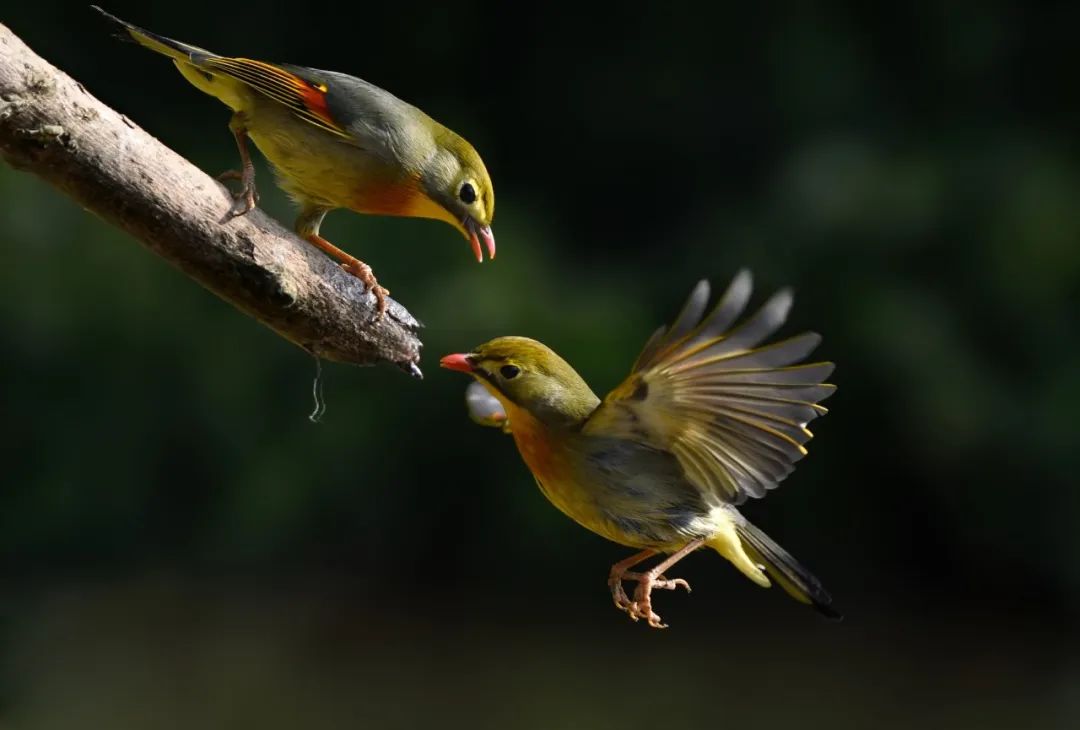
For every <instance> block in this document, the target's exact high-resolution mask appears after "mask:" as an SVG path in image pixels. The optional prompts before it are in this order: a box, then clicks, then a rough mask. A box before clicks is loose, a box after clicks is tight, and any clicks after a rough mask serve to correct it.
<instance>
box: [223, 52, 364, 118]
mask: <svg viewBox="0 0 1080 730" xmlns="http://www.w3.org/2000/svg"><path fill="white" fill-rule="evenodd" d="M203 65H204V66H206V67H207V68H210V69H213V70H215V71H217V72H219V73H223V74H225V75H227V76H231V77H232V78H234V79H236V80H237V81H240V82H243V83H245V84H247V85H248V86H250V87H251V88H253V89H255V90H256V91H258V92H259V93H261V94H262V95H263V96H266V97H267V98H269V99H273V100H274V101H276V102H278V103H279V104H283V105H285V106H287V107H288V108H289V109H291V110H292V112H293V113H294V114H295V115H296V116H298V117H300V118H301V119H303V120H304V121H306V122H310V123H312V124H314V125H315V126H316V127H320V128H321V129H325V130H326V131H327V132H332V133H333V134H336V135H339V136H341V137H348V136H349V134H348V132H346V131H345V130H344V129H343V128H342V127H340V126H339V125H338V124H337V122H335V121H334V118H333V117H332V116H331V115H330V110H329V108H327V106H326V91H327V88H326V85H325V84H316V83H312V82H309V81H307V80H306V79H302V78H300V77H299V76H297V75H296V74H293V73H290V72H288V71H286V70H285V69H283V68H280V67H278V66H275V65H273V64H271V63H265V62H263V61H253V60H251V59H250V58H227V57H224V56H215V57H212V58H208V59H207V60H206V62H205V63H204V64H203Z"/></svg>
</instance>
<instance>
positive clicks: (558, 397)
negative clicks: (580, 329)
mask: <svg viewBox="0 0 1080 730" xmlns="http://www.w3.org/2000/svg"><path fill="white" fill-rule="evenodd" d="M439 364H440V365H442V367H444V368H447V369H449V370H457V371H459V372H464V373H468V374H470V375H472V376H473V377H474V378H476V379H477V380H479V381H480V382H481V383H483V384H484V385H485V387H487V389H488V390H489V391H490V392H491V394H492V395H494V396H495V397H496V398H498V399H499V401H500V402H501V403H502V404H503V406H504V407H506V408H507V410H508V411H511V410H513V409H515V408H520V409H522V410H525V411H527V412H528V413H529V414H531V415H532V416H533V417H534V418H536V419H537V420H538V421H540V422H542V423H545V424H547V425H552V426H555V425H557V426H572V425H575V424H579V423H582V422H583V421H584V420H585V419H586V418H588V417H589V415H590V414H591V413H592V412H593V411H594V410H596V407H597V406H598V405H600V399H599V398H597V397H596V394H595V393H593V392H592V390H591V389H590V388H589V386H588V385H587V384H586V383H585V381H584V380H582V379H581V376H580V375H578V374H577V371H575V370H574V368H572V367H570V364H569V363H567V362H566V360H563V359H562V358H561V357H559V356H558V355H557V354H556V353H555V351H554V350H552V349H551V348H549V347H547V346H546V345H544V344H541V343H539V342H537V341H536V340H530V339H529V338H527V337H498V338H496V339H494V340H491V341H489V342H485V343H484V344H482V345H480V346H479V347H477V348H475V349H474V350H473V351H472V352H468V353H458V354H454V355H447V356H446V357H444V358H443V359H442V360H441V361H440V363H439ZM511 420H512V417H511Z"/></svg>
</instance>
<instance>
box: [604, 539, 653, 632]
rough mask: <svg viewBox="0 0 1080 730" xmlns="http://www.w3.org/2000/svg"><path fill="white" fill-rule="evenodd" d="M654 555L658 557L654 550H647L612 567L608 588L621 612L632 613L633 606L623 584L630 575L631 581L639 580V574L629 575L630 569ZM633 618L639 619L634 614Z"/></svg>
mask: <svg viewBox="0 0 1080 730" xmlns="http://www.w3.org/2000/svg"><path fill="white" fill-rule="evenodd" d="M653 555H656V551H655V550H653V549H652V548H645V549H644V550H642V551H641V552H640V553H634V554H633V555H631V556H630V557H628V558H627V559H626V560H620V561H619V562H617V563H615V565H612V566H611V572H610V573H608V581H607V584H608V588H610V589H611V600H613V601H615V607H616V608H618V609H619V610H620V611H627V612H629V611H630V606H631V605H633V604H632V603H631V601H630V598H629V597H628V596H627V595H626V591H625V590H623V586H622V582H623V581H624V580H626V578H627V576H628V575H629V576H630V578H631V579H637V577H638V576H639V574H638V573H627V571H628V570H629V569H630V568H633V567H634V566H635V565H637V564H638V563H640V562H641V561H643V560H648V559H649V558H651V557H652V556H653ZM630 615H631V617H632V618H633V619H634V620H635V621H636V620H637V617H636V616H634V615H633V614H632V613H631V614H630Z"/></svg>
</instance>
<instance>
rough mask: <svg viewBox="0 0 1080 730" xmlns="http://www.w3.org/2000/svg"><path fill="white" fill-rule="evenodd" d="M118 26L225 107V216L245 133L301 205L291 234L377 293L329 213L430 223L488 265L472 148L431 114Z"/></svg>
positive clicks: (381, 293) (480, 172) (481, 189)
mask: <svg viewBox="0 0 1080 730" xmlns="http://www.w3.org/2000/svg"><path fill="white" fill-rule="evenodd" d="M93 7H94V9H95V10H97V11H98V12H100V13H101V14H102V15H104V16H105V17H106V18H107V19H108V20H109V21H110V22H111V23H112V24H113V25H115V26H116V27H117V28H118V30H119V35H120V37H121V38H125V39H127V38H128V37H130V38H131V39H133V40H135V41H136V42H138V43H140V44H141V45H143V46H146V47H147V48H149V49H150V50H152V51H157V52H158V53H161V54H164V55H166V56H168V57H169V58H171V59H172V60H173V63H174V64H176V67H177V68H178V69H180V73H181V74H183V75H184V78H186V79H187V80H188V81H190V82H191V83H192V84H193V85H194V86H195V87H196V88H198V89H199V90H200V91H203V92H205V93H207V94H209V95H211V96H214V97H216V98H218V99H219V100H221V101H222V102H224V104H225V105H226V106H228V107H229V108H230V109H232V110H233V116H232V120H231V121H230V122H229V128H230V129H231V130H232V133H233V135H234V136H235V138H236V145H237V147H238V148H239V150H240V162H241V171H240V172H236V171H230V172H227V173H225V174H224V175H223V176H222V177H225V178H231V179H239V180H240V182H241V188H240V191H239V193H237V198H236V203H235V205H234V206H233V207H232V209H231V211H230V214H231V215H234V216H235V215H243V214H245V213H247V212H248V211H250V210H251V209H252V208H254V207H255V204H256V202H257V201H258V195H257V193H256V192H255V168H254V166H253V165H252V162H251V157H250V155H249V154H248V149H247V138H248V137H250V138H251V140H252V141H253V142H254V143H255V146H256V147H258V148H259V150H260V151H261V152H262V153H263V155H265V156H266V159H268V160H269V161H270V163H271V164H272V165H273V167H274V170H275V172H276V173H277V178H278V183H279V184H280V185H281V187H282V188H283V189H284V190H285V191H286V192H287V193H288V194H289V195H290V196H291V197H292V198H293V199H294V200H295V201H296V202H297V203H298V204H299V206H300V215H299V217H298V218H297V219H296V232H297V233H298V234H299V235H300V236H301V237H302V238H304V239H306V240H307V241H310V242H311V243H312V244H314V245H315V246H317V247H319V248H320V249H322V250H323V251H325V252H326V253H327V254H329V255H330V256H332V257H334V258H335V259H337V260H338V261H340V262H341V265H342V267H343V268H344V269H345V270H346V271H348V272H350V273H352V274H353V275H355V276H357V277H358V278H359V279H360V280H361V281H363V282H364V284H365V285H366V286H367V287H369V288H370V289H371V291H372V292H373V293H374V294H375V296H376V298H377V300H378V304H379V313H380V314H381V313H383V312H384V311H385V310H386V295H387V294H389V292H388V291H387V290H386V289H384V288H382V287H380V286H379V285H378V283H377V282H376V280H375V275H374V274H373V273H372V271H371V267H370V266H368V265H367V264H365V263H363V262H362V261H360V260H359V259H357V258H355V257H353V256H350V255H349V254H347V253H345V252H344V251H342V250H341V249H339V248H338V247H336V246H334V245H333V244H331V243H330V242H329V241H327V240H326V239H324V238H322V237H321V236H319V227H320V225H322V221H323V217H324V216H325V215H326V214H327V212H329V211H331V210H333V209H335V208H348V209H350V210H354V211H357V212H358V213H372V214H378V215H393V216H409V217H415V218H435V219H438V220H442V221H445V222H447V223H449V224H450V225H452V226H453V227H454V228H456V229H457V230H458V231H460V232H461V233H462V235H464V236H465V238H466V239H467V240H468V241H469V242H470V243H471V245H472V250H473V254H474V255H475V256H476V260H477V261H483V260H484V255H483V252H482V251H481V248H480V243H481V241H483V243H484V244H485V245H486V247H487V250H488V255H489V256H490V257H491V258H495V237H494V236H493V235H492V232H491V219H492V217H493V216H494V215H495V191H494V189H493V188H492V185H491V178H490V177H489V176H488V172H487V169H486V168H485V167H484V163H483V161H482V160H481V159H480V155H478V154H477V153H476V150H475V149H473V147H472V145H470V144H469V143H468V142H466V141H465V140H464V139H463V138H462V137H460V136H458V135H457V134H455V133H454V132H452V131H451V130H449V129H447V128H446V127H444V126H443V125H441V124H439V123H438V122H437V121H435V120H434V119H432V118H431V117H429V116H428V115H427V114H425V113H424V112H422V111H421V110H419V109H417V108H416V107H414V106H412V105H411V104H408V103H406V102H404V101H402V100H401V99H398V98H397V97H396V96H394V95H392V94H390V93H389V92H387V91H383V90H382V89H380V88H378V87H377V86H375V85H373V84H369V83H368V82H366V81H362V80H361V79H358V78H355V77H353V76H347V75H346V74H342V73H336V72H333V71H321V70H319V69H314V68H304V67H303V66H292V65H288V64H276V63H266V62H264V61H253V60H251V59H247V58H230V57H228V56H219V55H217V54H214V53H210V52H209V51H205V50H203V49H201V48H196V47H195V46H190V45H188V44H186V43H180V42H179V41H174V40H171V39H169V38H165V37H162V36H159V35H156V34H154V33H151V32H149V31H146V30H143V29H142V28H139V27H137V26H134V25H132V24H130V23H126V22H124V21H123V20H120V19H119V18H116V17H114V16H112V15H110V14H108V13H106V12H105V11H104V10H102V9H101V8H99V7H97V6H93Z"/></svg>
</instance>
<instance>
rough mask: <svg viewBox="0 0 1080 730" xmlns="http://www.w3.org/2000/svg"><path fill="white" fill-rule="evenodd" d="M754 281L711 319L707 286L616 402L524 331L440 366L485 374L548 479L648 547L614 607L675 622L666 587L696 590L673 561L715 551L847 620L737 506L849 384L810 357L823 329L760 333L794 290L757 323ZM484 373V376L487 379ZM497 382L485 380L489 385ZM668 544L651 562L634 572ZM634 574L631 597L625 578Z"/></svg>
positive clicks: (618, 576)
mask: <svg viewBox="0 0 1080 730" xmlns="http://www.w3.org/2000/svg"><path fill="white" fill-rule="evenodd" d="M751 289H752V284H751V277H750V274H749V272H746V271H742V272H740V273H739V274H738V275H737V276H736V277H735V279H734V280H733V281H732V283H731V285H730V286H729V287H728V289H727V291H726V292H725V294H724V295H723V296H722V297H721V298H720V301H719V302H718V303H717V305H716V306H715V308H714V309H713V310H712V311H711V312H710V313H709V314H708V315H707V316H704V317H703V315H704V314H705V311H706V304H707V303H708V300H709V285H708V282H705V281H702V282H700V283H699V284H698V285H697V287H696V288H695V289H694V290H693V293H692V294H691V295H690V299H689V300H688V301H687V303H686V305H685V306H684V307H683V309H682V312H681V313H680V314H679V315H678V317H677V318H676V319H675V322H674V324H672V325H671V326H670V327H668V328H664V327H661V328H660V329H659V330H657V331H656V332H655V333H654V334H653V336H652V338H651V339H650V340H649V341H648V343H647V344H646V345H645V348H644V350H643V351H642V353H641V354H640V355H639V356H638V359H637V362H636V363H635V364H634V367H633V370H632V371H631V373H630V375H629V377H627V378H626V380H624V381H623V382H622V384H621V385H619V387H617V388H615V389H614V390H613V391H611V392H610V393H609V394H608V395H607V397H606V398H604V400H603V401H601V400H600V399H599V398H597V397H596V395H595V394H593V392H592V390H590V389H589V386H588V385H586V383H585V381H584V380H582V379H581V376H579V375H578V374H577V373H576V372H575V371H574V369H573V368H572V367H570V365H569V364H567V363H566V361H565V360H563V359H562V358H561V357H559V356H558V355H557V354H555V352H553V351H552V350H551V349H549V348H548V347H546V346H544V345H542V344H541V343H539V342H537V341H535V340H531V339H528V338H525V337H499V338H497V339H494V340H491V341H490V342H487V343H485V344H483V345H480V346H479V347H477V348H476V349H474V350H473V351H472V352H469V353H460V354H454V355H447V356H446V357H444V358H442V361H441V364H442V366H443V367H445V368H449V369H450V370H458V371H461V372H464V373H468V374H469V375H471V376H473V378H475V379H476V382H475V383H472V384H471V385H470V388H469V390H468V391H467V404H468V407H469V411H470V415H471V416H472V417H473V419H474V420H476V421H477V422H479V423H482V424H485V425H489V426H497V427H499V428H502V429H503V430H507V431H509V432H510V433H511V434H512V435H513V438H514V441H515V442H516V443H517V447H518V450H519V451H520V452H521V456H522V458H523V459H524V460H525V464H526V465H527V466H528V467H529V469H530V471H532V473H533V476H534V477H535V478H536V483H537V484H538V485H539V486H540V491H541V492H543V494H544V496H546V497H547V498H548V500H550V501H551V503H552V504H554V505H555V506H556V507H558V508H559V509H560V510H561V511H562V512H564V513H565V514H566V515H567V516H569V517H570V518H571V519H573V520H575V521H576V522H578V523H579V524H581V525H582V526H583V527H586V528H588V529H589V530H592V531H593V532H595V533H597V534H598V535H601V536H602V537H605V538H607V539H608V540H612V541H613V542H617V543H619V544H620V545H626V546H627V547H632V548H636V549H638V550H640V552H638V553H637V554H635V555H633V556H631V557H629V558H627V559H626V560H623V561H621V562H619V563H616V564H615V565H614V566H612V568H611V572H610V574H609V578H608V586H609V588H610V589H611V596H612V599H613V600H614V601H615V605H616V606H617V607H618V608H620V609H622V610H623V611H626V612H627V613H628V614H629V615H630V617H631V618H632V619H634V620H635V621H636V620H638V619H644V620H645V621H647V622H648V624H649V625H650V626H653V627H655V628H663V627H664V624H663V623H661V621H660V617H659V616H658V615H657V614H656V612H655V611H653V607H652V595H651V594H652V591H653V590H654V589H657V588H662V589H667V590H674V589H675V588H678V587H682V588H685V589H686V590H688V591H689V590H690V586H689V585H688V584H687V583H686V581H685V580H683V579H681V578H669V577H667V576H666V575H665V574H664V573H665V571H667V570H669V569H670V568H671V567H672V566H673V565H674V564H675V563H677V562H678V561H679V560H681V559H682V558H683V557H685V556H686V555H688V554H689V553H691V552H693V551H695V550H697V549H698V548H701V547H710V548H712V549H713V550H716V551H717V552H718V553H720V554H721V555H722V556H723V557H725V558H727V559H728V560H729V561H731V562H732V563H733V564H734V565H735V567H736V568H738V569H739V570H740V571H741V572H742V573H743V574H744V575H746V577H748V578H749V579H750V580H752V581H754V582H755V583H757V584H758V585H760V586H764V587H768V586H769V585H770V582H771V581H776V582H777V583H778V584H780V586H781V587H782V588H784V590H786V591H787V592H788V593H790V594H791V595H792V596H793V597H794V598H796V599H797V600H799V601H802V602H803V603H808V604H810V605H812V606H813V607H814V608H815V609H817V611H818V612H819V613H821V614H823V615H825V616H827V617H829V618H834V619H839V618H840V614H839V613H838V612H837V611H836V610H835V609H834V608H833V607H832V598H830V596H829V594H828V593H827V592H826V591H825V589H824V588H823V587H822V585H821V583H820V582H818V580H817V579H816V578H815V577H814V576H813V575H811V573H810V572H809V571H808V570H806V568H804V567H803V566H802V565H800V564H799V563H798V562H797V561H796V560H795V558H793V557H792V556H791V555H790V554H789V553H788V552H787V551H785V550H784V549H783V548H781V547H780V546H779V545H777V544H776V543H775V542H773V541H772V540H771V539H770V538H769V537H768V536H767V535H765V533H763V532H762V531H761V530H759V529H758V528H756V527H754V526H753V525H752V524H750V522H749V521H747V519H746V518H745V517H743V516H742V515H741V514H740V513H739V511H738V509H736V505H739V504H741V503H743V502H744V501H745V500H746V499H747V497H764V496H765V494H766V492H767V491H768V490H770V489H773V488H774V487H776V486H777V485H778V484H779V483H780V481H781V480H783V479H784V478H785V477H787V476H788V475H789V474H791V472H792V471H793V470H794V464H795V462H796V461H798V460H799V459H801V458H802V457H803V456H805V455H806V449H805V448H804V444H805V443H806V442H807V441H808V440H809V439H810V438H811V433H810V432H809V431H808V430H807V429H806V424H807V423H808V422H809V421H811V420H813V419H814V418H816V417H817V416H819V415H822V414H824V413H825V412H826V410H825V408H823V407H822V406H820V405H818V403H819V401H822V400H824V399H825V398H827V397H828V396H829V395H831V394H832V392H833V391H834V390H835V386H833V385H829V384H826V383H825V382H824V380H825V379H826V378H828V377H829V375H830V374H831V373H832V371H833V364H832V363H827V362H819V363H812V364H801V365H800V364H796V363H799V362H800V361H802V360H803V359H804V358H806V357H807V356H808V355H809V354H810V352H811V351H813V350H814V348H815V347H816V346H817V345H818V343H819V342H820V341H821V337H820V336H819V335H817V334H815V333H812V332H809V333H805V334H801V335H798V336H796V337H792V338H790V339H787V340H783V341H781V342H776V343H773V344H767V345H762V344H761V343H762V342H763V341H764V340H765V339H766V338H767V337H769V336H770V335H771V334H772V333H773V332H775V331H776V330H777V329H778V328H779V327H780V326H781V325H782V324H783V323H784V321H785V319H786V318H787V314H788V310H789V309H790V307H791V302H792V295H791V292H790V291H788V290H782V291H780V292H778V293H777V294H775V295H774V296H773V297H772V298H770V299H769V300H768V301H767V302H766V303H765V304H764V305H762V307H761V308H760V309H759V310H758V311H757V313H756V314H754V315H753V316H752V317H749V318H748V319H746V320H745V321H744V322H742V323H741V324H739V325H737V326H734V327H733V326H732V325H733V324H734V323H735V320H736V319H738V317H739V316H740V315H741V314H742V312H743V310H744V309H745V307H746V304H747V301H748V300H749V298H750V293H751ZM478 384H479V385H478ZM481 387H482V388H483V389H484V391H485V392H482V391H480V390H479V388H481ZM658 554H666V555H667V556H668V557H666V558H664V559H663V560H662V561H661V562H660V563H659V564H657V565H656V566H655V567H653V568H651V569H650V570H647V571H642V572H631V571H630V568H632V567H634V566H636V565H637V564H639V563H641V562H643V561H645V560H647V559H648V558H651V557H653V556H654V555H658ZM628 580H629V581H636V582H637V588H636V590H635V591H634V596H633V599H631V598H630V597H628V596H627V594H626V592H625V590H624V589H623V582H624V581H628Z"/></svg>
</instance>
